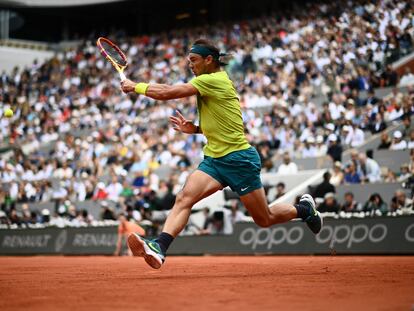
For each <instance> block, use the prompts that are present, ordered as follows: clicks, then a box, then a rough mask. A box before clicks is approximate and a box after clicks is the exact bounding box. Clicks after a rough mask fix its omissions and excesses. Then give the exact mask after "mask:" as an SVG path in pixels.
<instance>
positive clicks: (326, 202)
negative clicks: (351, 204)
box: [318, 192, 341, 213]
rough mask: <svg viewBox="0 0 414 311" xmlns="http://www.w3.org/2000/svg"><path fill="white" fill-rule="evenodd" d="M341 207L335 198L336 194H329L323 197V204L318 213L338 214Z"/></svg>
mask: <svg viewBox="0 0 414 311" xmlns="http://www.w3.org/2000/svg"><path fill="white" fill-rule="evenodd" d="M340 208H341V207H340V206H339V204H338V201H337V200H336V198H335V193H333V192H328V193H326V194H325V195H324V197H323V202H322V203H321V204H320V205H319V207H318V211H319V212H320V213H338V212H339V209H340Z"/></svg>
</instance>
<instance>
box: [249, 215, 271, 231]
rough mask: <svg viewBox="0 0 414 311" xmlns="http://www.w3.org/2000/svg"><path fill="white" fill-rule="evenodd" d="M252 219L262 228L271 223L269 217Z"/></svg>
mask: <svg viewBox="0 0 414 311" xmlns="http://www.w3.org/2000/svg"><path fill="white" fill-rule="evenodd" d="M253 220H254V222H255V223H256V225H258V226H259V227H262V228H268V227H270V226H271V225H272V223H271V222H270V219H268V218H262V217H255V218H253Z"/></svg>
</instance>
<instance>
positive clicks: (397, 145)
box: [390, 131, 407, 150]
mask: <svg viewBox="0 0 414 311" xmlns="http://www.w3.org/2000/svg"><path fill="white" fill-rule="evenodd" d="M393 137H394V139H393V141H392V144H391V146H390V149H391V150H404V149H407V142H406V141H405V140H404V139H402V138H403V137H402V133H401V132H400V131H395V132H394V134H393Z"/></svg>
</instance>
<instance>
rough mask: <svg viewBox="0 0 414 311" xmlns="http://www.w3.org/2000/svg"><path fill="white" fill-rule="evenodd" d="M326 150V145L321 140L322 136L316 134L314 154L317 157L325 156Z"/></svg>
mask: <svg viewBox="0 0 414 311" xmlns="http://www.w3.org/2000/svg"><path fill="white" fill-rule="evenodd" d="M327 152H328V146H327V145H325V144H324V142H323V136H322V135H318V136H316V155H315V156H317V157H322V156H325V155H326V154H327Z"/></svg>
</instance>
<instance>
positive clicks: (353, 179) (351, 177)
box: [344, 162, 361, 184]
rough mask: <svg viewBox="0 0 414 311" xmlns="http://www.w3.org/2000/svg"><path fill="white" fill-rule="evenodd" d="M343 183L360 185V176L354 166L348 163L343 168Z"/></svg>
mask: <svg viewBox="0 0 414 311" xmlns="http://www.w3.org/2000/svg"><path fill="white" fill-rule="evenodd" d="M344 180H345V183H348V184H359V183H361V176H360V175H359V173H358V172H357V170H356V167H355V164H354V163H353V162H350V163H348V164H347V166H346V167H345V176H344Z"/></svg>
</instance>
